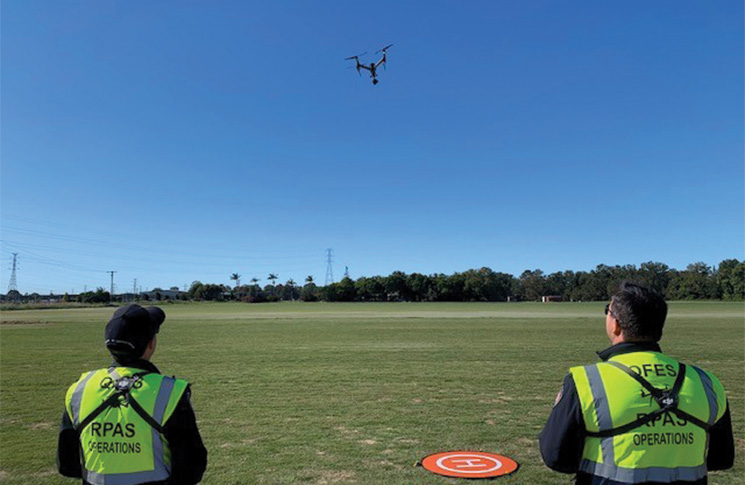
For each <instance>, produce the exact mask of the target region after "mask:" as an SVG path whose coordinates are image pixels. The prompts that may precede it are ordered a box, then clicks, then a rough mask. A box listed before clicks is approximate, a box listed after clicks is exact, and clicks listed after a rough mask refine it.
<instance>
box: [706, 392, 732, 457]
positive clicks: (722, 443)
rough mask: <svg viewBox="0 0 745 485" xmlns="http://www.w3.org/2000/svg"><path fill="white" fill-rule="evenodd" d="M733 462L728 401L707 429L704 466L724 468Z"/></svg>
mask: <svg viewBox="0 0 745 485" xmlns="http://www.w3.org/2000/svg"><path fill="white" fill-rule="evenodd" d="M734 463H735V438H734V436H733V435H732V418H731V416H730V413H729V401H728V402H727V408H726V409H725V411H724V415H723V416H722V417H721V419H720V420H719V421H717V422H716V423H714V426H712V427H711V429H709V454H708V456H707V458H706V468H707V469H709V470H710V471H711V470H726V469H728V468H732V466H733V465H734Z"/></svg>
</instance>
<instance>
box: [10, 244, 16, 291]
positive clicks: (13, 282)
mask: <svg viewBox="0 0 745 485" xmlns="http://www.w3.org/2000/svg"><path fill="white" fill-rule="evenodd" d="M17 260H18V253H13V271H11V273H10V283H8V293H10V292H11V291H18V284H17V283H16V261H17Z"/></svg>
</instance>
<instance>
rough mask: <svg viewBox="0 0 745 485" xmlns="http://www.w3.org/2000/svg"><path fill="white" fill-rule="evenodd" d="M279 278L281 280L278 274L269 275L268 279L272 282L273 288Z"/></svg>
mask: <svg viewBox="0 0 745 485" xmlns="http://www.w3.org/2000/svg"><path fill="white" fill-rule="evenodd" d="M277 278H279V277H278V276H277V275H276V274H274V273H269V277H268V278H267V279H268V280H269V281H271V282H272V286H274V282H275V281H276V280H277Z"/></svg>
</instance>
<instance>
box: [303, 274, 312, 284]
mask: <svg viewBox="0 0 745 485" xmlns="http://www.w3.org/2000/svg"><path fill="white" fill-rule="evenodd" d="M305 282H306V283H313V276H311V275H308V276H306V277H305Z"/></svg>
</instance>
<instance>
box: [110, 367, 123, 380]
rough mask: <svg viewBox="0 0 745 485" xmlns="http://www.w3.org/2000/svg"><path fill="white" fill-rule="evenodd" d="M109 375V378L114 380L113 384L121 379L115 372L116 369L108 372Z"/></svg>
mask: <svg viewBox="0 0 745 485" xmlns="http://www.w3.org/2000/svg"><path fill="white" fill-rule="evenodd" d="M109 375H110V376H111V378H112V379H114V382H116V381H118V380H119V379H121V378H122V376H120V375H119V373H118V372H117V371H116V369H111V370H110V371H109Z"/></svg>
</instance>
